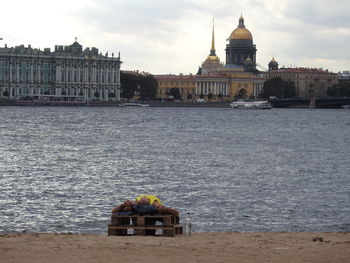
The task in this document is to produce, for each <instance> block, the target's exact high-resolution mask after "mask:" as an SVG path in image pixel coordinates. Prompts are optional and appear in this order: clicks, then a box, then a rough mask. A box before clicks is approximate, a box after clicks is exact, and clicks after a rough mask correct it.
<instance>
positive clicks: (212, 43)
mask: <svg viewBox="0 0 350 263" xmlns="http://www.w3.org/2000/svg"><path fill="white" fill-rule="evenodd" d="M215 53H216V52H215V36H214V18H213V33H212V37H211V49H210V56H216V54H215Z"/></svg>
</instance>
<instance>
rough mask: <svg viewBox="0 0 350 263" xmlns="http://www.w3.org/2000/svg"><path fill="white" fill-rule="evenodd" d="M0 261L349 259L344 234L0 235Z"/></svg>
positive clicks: (348, 240) (349, 240)
mask: <svg viewBox="0 0 350 263" xmlns="http://www.w3.org/2000/svg"><path fill="white" fill-rule="evenodd" d="M0 262H1V263H2V262H4V263H5V262H6V263H11V262H16V263H21V262H28V263H34V262H35V263H41V262H45V263H46V262H77V263H80V262H84V263H89V262H91V263H92V262H93V263H96V262H145V263H148V262H181V263H186V262H242V263H243V262H251V263H255V262H259V263H262V262H279V263H281V262H282V263H286V262H293V263H297V262H308V263H310V262H317V263H320V262H327V263H331V262H332V263H335V262H339V263H340V262H341V263H345V262H350V233H238V232H226V233H212V232H209V233H193V234H192V235H179V236H176V237H150V236H128V237H120V236H119V237H118V236H104V235H72V234H44V233H43V234H41V233H40V234H35V233H33V234H2V235H0Z"/></svg>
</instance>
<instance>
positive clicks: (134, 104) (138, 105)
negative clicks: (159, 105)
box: [119, 102, 149, 107]
mask: <svg viewBox="0 0 350 263" xmlns="http://www.w3.org/2000/svg"><path fill="white" fill-rule="evenodd" d="M119 107H149V104H142V103H134V102H126V103H121V104H119Z"/></svg>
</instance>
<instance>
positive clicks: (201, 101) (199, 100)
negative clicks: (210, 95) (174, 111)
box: [197, 99, 207, 103]
mask: <svg viewBox="0 0 350 263" xmlns="http://www.w3.org/2000/svg"><path fill="white" fill-rule="evenodd" d="M197 102H200V103H203V102H207V101H206V100H205V99H198V100H197Z"/></svg>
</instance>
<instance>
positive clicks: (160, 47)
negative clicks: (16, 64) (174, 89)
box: [0, 0, 350, 74]
mask: <svg viewBox="0 0 350 263" xmlns="http://www.w3.org/2000/svg"><path fill="white" fill-rule="evenodd" d="M2 11H3V14H2V15H1V16H0V21H1V25H3V26H2V30H1V31H0V38H3V40H1V41H0V46H1V47H3V46H4V45H5V44H7V45H8V46H18V45H21V44H24V45H25V46H28V45H31V46H32V47H33V48H41V49H43V48H46V47H49V48H51V49H53V48H54V46H55V45H70V44H72V43H73V42H74V41H75V37H77V38H78V42H79V43H80V44H82V45H83V47H84V48H85V47H93V46H94V47H96V48H98V49H99V51H100V52H102V53H103V54H104V53H106V52H108V53H109V54H112V53H114V54H118V52H120V54H121V59H122V61H123V62H124V63H123V65H122V69H124V70H140V71H146V72H150V73H151V74H169V73H172V74H179V73H183V74H189V73H193V74H195V73H196V72H197V70H198V67H199V66H200V65H201V63H202V62H203V61H204V60H205V59H206V57H207V56H208V55H209V51H210V47H211V32H212V18H215V46H216V53H217V55H218V56H219V58H220V60H221V62H224V63H225V47H226V39H227V38H228V37H229V35H230V34H231V32H232V31H233V30H234V29H235V28H236V27H237V25H238V19H239V17H240V16H241V14H242V15H243V17H244V19H245V25H246V27H247V29H248V30H249V31H250V32H251V33H252V35H253V40H254V44H256V47H257V63H258V64H259V65H261V66H262V67H264V68H267V64H268V62H269V61H270V60H271V59H272V57H275V59H276V60H277V62H278V63H279V65H280V67H282V66H285V67H311V68H323V69H329V70H330V71H333V72H339V71H344V70H349V69H350V66H349V62H350V52H348V43H350V28H349V25H350V17H349V16H348V12H349V11H350V2H348V1H345V0H337V1H336V0H328V1H326V0H319V1H316V0H309V1H301V0H294V1H291V0H285V1H283V2H282V1H279V2H276V1H272V0H255V1H253V0H243V1H232V0H231V1H227V0H215V1H213V0H201V1H199V0H162V1H160V0H152V1H141V0H134V1H127V0H115V1H113V0H99V1H97V0H85V1H81V0H76V1H68V0H61V1H60V2H59V4H58V2H56V1H55V2H54V1H44V0H33V1H31V2H28V1H24V0H17V1H16V0H14V1H11V2H6V3H3V4H2Z"/></svg>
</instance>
